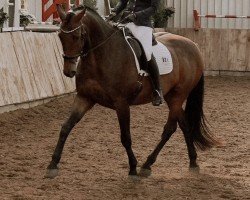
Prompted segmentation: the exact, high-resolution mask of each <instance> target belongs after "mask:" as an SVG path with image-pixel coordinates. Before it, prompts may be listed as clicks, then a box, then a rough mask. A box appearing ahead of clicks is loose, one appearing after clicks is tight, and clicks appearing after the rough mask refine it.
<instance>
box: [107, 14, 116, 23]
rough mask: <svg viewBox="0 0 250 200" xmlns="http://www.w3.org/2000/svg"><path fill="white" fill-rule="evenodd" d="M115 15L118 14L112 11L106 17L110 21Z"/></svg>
mask: <svg viewBox="0 0 250 200" xmlns="http://www.w3.org/2000/svg"><path fill="white" fill-rule="evenodd" d="M115 16H116V13H114V12H112V13H110V14H109V15H108V16H106V17H105V18H106V20H107V21H110V20H112V19H113V18H114V17H115Z"/></svg>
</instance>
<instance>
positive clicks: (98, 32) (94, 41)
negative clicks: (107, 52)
mask: <svg viewBox="0 0 250 200" xmlns="http://www.w3.org/2000/svg"><path fill="white" fill-rule="evenodd" d="M85 25H86V26H87V30H88V31H87V32H88V35H89V41H90V43H91V47H95V46H97V45H98V44H100V43H101V42H102V41H104V40H105V39H107V37H109V35H110V34H112V31H113V29H112V27H109V26H108V25H107V24H106V22H105V21H104V20H102V19H99V18H98V17H95V16H93V14H92V15H91V14H89V15H88V17H87V20H86V22H85Z"/></svg>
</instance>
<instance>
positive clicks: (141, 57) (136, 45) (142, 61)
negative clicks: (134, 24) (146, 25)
mask: <svg viewBox="0 0 250 200" xmlns="http://www.w3.org/2000/svg"><path fill="white" fill-rule="evenodd" d="M122 29H123V33H124V37H125V39H126V40H127V42H128V43H129V44H130V46H131V48H132V49H133V50H134V53H135V54H136V57H137V59H138V61H139V65H140V68H141V70H146V69H147V58H146V54H145V51H144V48H143V46H142V44H141V42H140V41H139V40H138V39H137V38H135V37H134V35H133V34H132V32H131V31H130V30H129V29H128V28H127V27H122ZM155 45H157V41H156V39H155V36H154V35H153V37H152V46H155Z"/></svg>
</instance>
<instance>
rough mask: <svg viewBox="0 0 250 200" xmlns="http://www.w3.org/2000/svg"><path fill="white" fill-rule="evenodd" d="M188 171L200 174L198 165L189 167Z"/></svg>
mask: <svg viewBox="0 0 250 200" xmlns="http://www.w3.org/2000/svg"><path fill="white" fill-rule="evenodd" d="M189 171H190V172H192V173H197V174H198V173H199V172H200V167H199V166H198V165H196V166H190V167H189Z"/></svg>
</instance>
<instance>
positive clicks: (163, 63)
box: [123, 31, 173, 76]
mask: <svg viewBox="0 0 250 200" xmlns="http://www.w3.org/2000/svg"><path fill="white" fill-rule="evenodd" d="M123 32H124V31H123ZM124 37H125V39H126V41H127V43H128V45H129V46H130V48H131V50H132V52H133V54H134V58H135V63H136V68H137V70H138V74H144V75H146V76H147V75H148V73H147V72H145V71H144V70H141V69H140V64H139V61H138V59H137V57H136V54H135V52H134V50H133V48H132V47H131V45H130V43H129V42H128V38H131V37H130V36H126V35H125V33H124ZM153 55H154V57H155V59H156V62H157V64H158V68H159V73H160V75H164V74H168V73H170V72H171V71H172V70H173V61H172V57H171V54H170V52H169V50H168V49H167V47H166V46H165V45H164V44H162V43H161V42H159V41H157V45H155V46H153Z"/></svg>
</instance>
